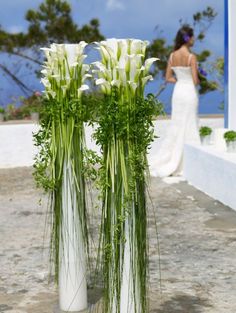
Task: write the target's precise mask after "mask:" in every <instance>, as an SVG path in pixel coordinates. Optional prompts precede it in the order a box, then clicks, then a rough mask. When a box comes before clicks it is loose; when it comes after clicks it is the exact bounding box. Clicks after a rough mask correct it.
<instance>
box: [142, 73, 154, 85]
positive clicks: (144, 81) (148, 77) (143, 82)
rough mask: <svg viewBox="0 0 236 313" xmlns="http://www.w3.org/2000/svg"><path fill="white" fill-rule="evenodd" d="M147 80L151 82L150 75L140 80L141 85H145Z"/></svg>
mask: <svg viewBox="0 0 236 313" xmlns="http://www.w3.org/2000/svg"><path fill="white" fill-rule="evenodd" d="M149 80H153V77H152V75H148V76H146V77H143V78H142V84H143V85H146V83H147V82H148V81H149Z"/></svg>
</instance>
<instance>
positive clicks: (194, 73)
mask: <svg viewBox="0 0 236 313" xmlns="http://www.w3.org/2000/svg"><path fill="white" fill-rule="evenodd" d="M193 44H194V34H193V29H192V28H191V27H189V26H188V25H184V26H183V27H182V28H181V29H180V30H179V31H178V32H177V35H176V38H175V48H174V51H173V52H172V53H171V55H170V57H169V61H168V64H167V69H166V81H167V82H169V83H174V84H175V87H174V91H173V95H172V113H171V121H170V126H169V129H168V131H167V134H166V137H164V138H160V140H161V143H160V148H159V150H158V154H157V155H156V156H155V158H154V159H153V161H152V162H151V163H152V165H151V166H150V173H151V175H152V176H159V177H166V176H170V175H171V176H179V175H182V170H183V148H184V143H186V142H188V141H192V142H193V141H194V142H198V143H199V142H200V138H199V132H198V115H197V112H198V91H197V85H198V84H199V79H198V67H197V58H196V56H195V55H194V54H193V53H191V51H190V48H191V47H192V46H193Z"/></svg>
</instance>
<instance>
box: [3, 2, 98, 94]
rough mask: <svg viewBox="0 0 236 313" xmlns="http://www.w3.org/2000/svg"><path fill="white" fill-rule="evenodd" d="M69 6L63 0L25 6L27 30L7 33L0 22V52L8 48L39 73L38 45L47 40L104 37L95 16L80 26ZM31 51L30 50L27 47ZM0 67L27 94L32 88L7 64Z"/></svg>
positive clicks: (8, 50)
mask: <svg viewBox="0 0 236 313" xmlns="http://www.w3.org/2000/svg"><path fill="white" fill-rule="evenodd" d="M71 13H72V12H71V6H70V4H69V2H68V1H64V0H45V1H43V2H42V3H41V4H40V5H39V7H38V9H35V10H32V9H31V10H28V11H27V12H26V14H25V18H26V21H27V22H28V24H29V26H28V29H27V31H26V32H24V33H23V32H19V33H14V34H12V33H9V32H7V31H6V30H4V29H2V28H1V26H0V53H1V52H7V53H9V54H11V55H15V56H17V57H19V58H20V59H21V61H22V60H23V61H24V63H22V66H24V67H25V69H26V70H27V71H29V72H31V73H32V72H33V73H34V74H35V75H36V76H39V72H38V67H39V65H41V64H42V61H43V54H42V52H41V51H40V49H39V48H40V47H43V46H48V45H49V44H50V43H52V42H55V43H78V42H80V41H83V40H84V41H86V42H93V41H99V40H102V39H104V36H103V35H102V34H101V32H100V29H99V27H100V24H99V20H98V19H92V20H91V21H90V22H89V23H88V24H85V25H82V26H81V27H79V26H78V25H77V24H76V23H75V22H74V21H73V18H72V14H71ZM29 49H30V51H31V53H30V54H29V53H28V51H29ZM0 70H2V71H3V72H4V73H5V75H8V76H9V77H10V78H11V79H12V80H13V82H14V83H16V84H17V85H18V86H19V87H20V88H21V89H22V91H23V92H24V94H25V95H27V96H29V95H30V94H31V93H32V92H33V90H31V89H30V88H29V87H28V86H26V85H25V83H24V81H23V80H22V78H21V77H20V76H18V74H17V73H15V72H13V70H12V69H10V68H9V67H8V65H7V64H3V63H2V64H1V63H0Z"/></svg>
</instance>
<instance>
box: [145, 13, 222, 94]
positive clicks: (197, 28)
mask: <svg viewBox="0 0 236 313" xmlns="http://www.w3.org/2000/svg"><path fill="white" fill-rule="evenodd" d="M216 16H217V13H216V12H215V10H214V9H213V8H211V7H207V8H206V9H205V10H203V11H202V12H197V13H195V14H194V15H193V16H192V22H191V24H192V27H193V28H194V33H195V38H196V41H200V42H202V41H203V40H204V38H205V36H206V33H207V30H208V29H209V27H210V26H211V25H212V23H213V21H214V19H215V17H216ZM179 22H180V26H182V25H183V24H184V22H183V20H180V21H179ZM173 49H174V43H173V44H172V45H168V44H167V42H166V39H165V38H163V35H161V36H160V37H159V38H155V39H154V40H153V41H152V42H151V44H150V46H149V49H148V56H158V57H159V58H160V61H159V62H157V63H156V64H154V67H153V73H152V74H153V75H154V76H155V77H157V78H159V79H160V81H163V79H164V76H165V70H166V66H167V62H168V58H169V55H170V53H171V52H172V51H173ZM211 55H212V52H211V51H210V50H203V51H201V52H200V53H198V54H197V58H198V62H199V65H200V66H201V67H202V68H205V67H207V69H208V68H209V64H208V59H209V57H210V56H211ZM165 87H166V84H165V83H163V84H162V85H161V86H160V89H159V91H158V94H160V93H161V92H162V91H163V90H164V89H165ZM218 88H219V84H218V82H217V81H216V80H209V79H208V78H203V79H201V83H200V89H199V92H200V94H206V93H207V92H210V91H214V90H217V89H218Z"/></svg>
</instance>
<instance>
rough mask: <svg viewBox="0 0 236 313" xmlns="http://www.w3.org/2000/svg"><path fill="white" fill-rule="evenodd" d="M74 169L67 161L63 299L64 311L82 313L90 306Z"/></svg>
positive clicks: (61, 290) (64, 184)
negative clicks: (80, 312) (88, 303)
mask: <svg viewBox="0 0 236 313" xmlns="http://www.w3.org/2000/svg"><path fill="white" fill-rule="evenodd" d="M71 172H72V168H71V165H70V163H68V164H64V175H63V188H62V214H63V218H62V220H63V222H62V236H61V240H60V268H59V299H60V300H59V302H60V309H61V310H62V311H66V312H78V311H82V310H85V309H86V308H87V284H86V256H85V249H84V241H83V236H82V229H81V224H80V219H79V216H78V211H77V209H76V208H77V205H76V192H75V182H74V181H73V179H72V173H71Z"/></svg>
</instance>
